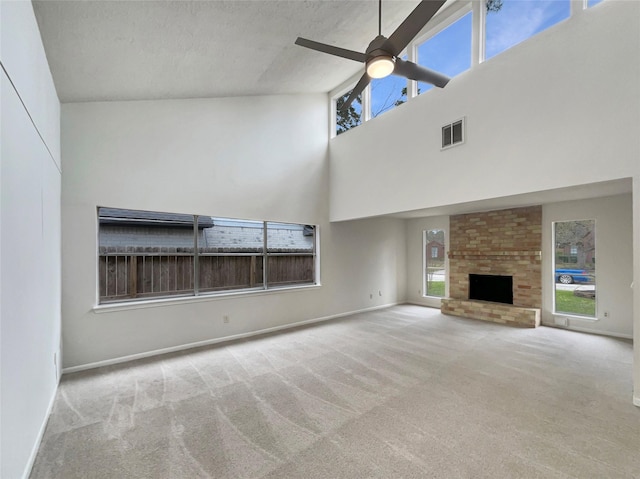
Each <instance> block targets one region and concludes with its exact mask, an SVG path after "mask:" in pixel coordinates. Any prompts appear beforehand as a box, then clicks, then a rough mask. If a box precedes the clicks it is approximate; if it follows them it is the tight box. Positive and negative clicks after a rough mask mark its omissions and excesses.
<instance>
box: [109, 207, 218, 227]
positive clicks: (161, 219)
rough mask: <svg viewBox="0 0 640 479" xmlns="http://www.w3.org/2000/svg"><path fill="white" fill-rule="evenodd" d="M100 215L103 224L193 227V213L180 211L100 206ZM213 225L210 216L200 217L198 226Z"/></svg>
mask: <svg viewBox="0 0 640 479" xmlns="http://www.w3.org/2000/svg"><path fill="white" fill-rule="evenodd" d="M98 217H99V218H100V224H101V225H124V224H130V225H133V224H135V225H138V226H172V227H176V228H193V215H185V214H180V213H157V212H155V211H140V210H123V209H119V208H99V209H98ZM211 226H213V218H211V217H210V216H199V217H198V228H199V229H202V228H209V227H211Z"/></svg>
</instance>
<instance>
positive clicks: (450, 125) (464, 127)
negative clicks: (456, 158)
mask: <svg viewBox="0 0 640 479" xmlns="http://www.w3.org/2000/svg"><path fill="white" fill-rule="evenodd" d="M466 123H467V121H466V117H464V116H463V117H462V118H458V119H457V120H454V121H452V122H450V123H446V124H444V125H442V128H441V130H440V131H441V139H442V143H441V146H440V150H441V151H442V150H448V149H449V148H453V147H454V146H459V145H463V144H464V143H465V142H466V137H467V125H466ZM458 124H460V126H461V133H460V136H461V140H460V141H456V142H454V141H453V140H454V127H455V126H456V125H458ZM445 128H450V131H451V133H450V135H449V136H450V139H451V143H449V144H447V145H445V144H444V131H445Z"/></svg>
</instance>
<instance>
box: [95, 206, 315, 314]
mask: <svg viewBox="0 0 640 479" xmlns="http://www.w3.org/2000/svg"><path fill="white" fill-rule="evenodd" d="M101 208H103V207H100V206H99V207H97V208H96V233H97V234H96V305H95V306H94V308H93V309H94V311H98V310H120V309H131V308H134V309H135V308H138V307H144V306H146V305H155V304H166V303H175V302H176V301H179V302H180V301H182V302H193V301H202V300H207V299H212V298H217V297H228V296H230V295H233V296H236V295H239V294H269V293H271V292H274V291H280V292H282V291H287V290H296V289H301V288H310V287H319V286H321V283H320V258H319V250H320V248H319V229H320V227H319V225H317V224H311V223H306V224H303V223H291V222H285V221H270V220H261V221H256V220H243V219H240V218H223V217H219V216H210V215H197V214H194V215H191V214H182V215H184V216H191V217H192V218H193V222H194V223H193V229H192V233H191V234H193V246H194V251H193V252H167V253H166V256H189V257H191V258H193V260H192V267H191V273H190V275H191V278H190V281H191V284H193V288H192V289H190V290H189V291H187V292H181V293H172V292H171V291H167V292H158V293H154V292H151V293H137V294H136V295H135V296H134V297H126V298H125V297H121V298H112V299H106V300H105V299H104V297H103V296H102V294H101V292H102V289H101V288H102V286H103V284H102V278H101V274H100V271H101V261H102V258H103V257H104V256H105V254H104V253H103V252H101V249H102V248H105V247H106V246H104V245H102V244H101V240H100V237H101V236H100V233H101V229H100V228H101V221H100V219H101V216H100V210H101ZM109 209H115V210H123V211H140V212H144V213H152V214H158V215H162V214H167V213H166V212H159V211H148V210H132V209H125V208H109ZM170 214H171V213H170ZM203 216H204V217H208V218H211V219H212V222H215V220H218V221H222V222H225V221H229V222H240V223H247V224H249V223H255V224H261V225H262V230H263V242H262V243H263V245H262V249H261V251H260V252H252V253H246V254H245V253H242V252H238V253H225V252H218V253H212V252H206V253H200V251H199V249H200V245H199V242H198V239H199V235H198V218H200V217H203ZM269 224H271V225H273V224H276V225H285V226H293V227H295V229H298V228H302V231H303V233H302V234H303V235H305V233H304V231H307V230H308V228H309V227H311V228H312V235H311V236H312V240H311V250H310V251H309V252H300V251H298V252H291V253H288V252H282V251H279V252H270V251H269V247H268V238H267V232H268V229H267V228H268V225H269ZM272 227H273V226H272ZM305 236H309V235H305ZM123 247H125V248H126V247H127V245H123ZM132 253H133V252H131V251H128V252H126V253H117V252H114V253H112V255H119V256H123V255H124V256H134V254H132ZM160 254H161V255H162V253H160ZM229 255H231V256H247V255H253V256H257V257H261V258H262V284H258V285H256V286H252V287H224V288H220V289H215V290H212V289H211V288H205V290H204V291H202V290H201V288H200V282H201V280H200V268H199V261H200V258H201V257H205V256H229ZM106 256H108V253H107V255H106ZM135 256H143V257H145V256H146V255H138V254H136V255H135ZM273 256H308V257H312V268H313V270H312V276H313V278H312V280H311V281H300V282H296V281H292V282H289V283H287V284H276V285H270V284H269V282H268V281H267V278H268V270H269V265H268V262H269V257H273ZM127 267H128V266H127ZM105 268H106V266H105ZM116 274H117V273H116ZM126 274H127V275H128V274H130V270H127V273H126ZM127 278H128V276H127ZM105 292H108V290H107V289H106V283H105ZM116 292H117V291H116Z"/></svg>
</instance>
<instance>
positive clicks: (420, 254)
mask: <svg viewBox="0 0 640 479" xmlns="http://www.w3.org/2000/svg"><path fill="white" fill-rule="evenodd" d="M427 230H444V243H445V247H444V251H445V268H446V270H447V271H448V268H449V257H448V255H447V253H448V252H449V217H448V216H430V217H427V218H415V219H410V220H407V301H410V302H411V303H414V304H421V305H424V306H431V307H434V308H439V307H440V299H439V298H433V297H424V296H423V294H424V244H423V235H424V232H425V231H427ZM447 296H449V277H448V275H447V276H446V277H445V297H447Z"/></svg>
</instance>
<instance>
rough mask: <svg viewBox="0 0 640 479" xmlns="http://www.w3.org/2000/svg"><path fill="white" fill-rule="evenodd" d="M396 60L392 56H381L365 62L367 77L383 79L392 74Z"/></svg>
mask: <svg viewBox="0 0 640 479" xmlns="http://www.w3.org/2000/svg"><path fill="white" fill-rule="evenodd" d="M395 66H396V60H395V58H393V57H392V56H387V55H381V56H378V57H375V58H373V59H371V60H369V61H368V62H367V75H369V76H370V77H371V78H384V77H386V76H389V75H391V74H392V73H393V69H394V68H395Z"/></svg>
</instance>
